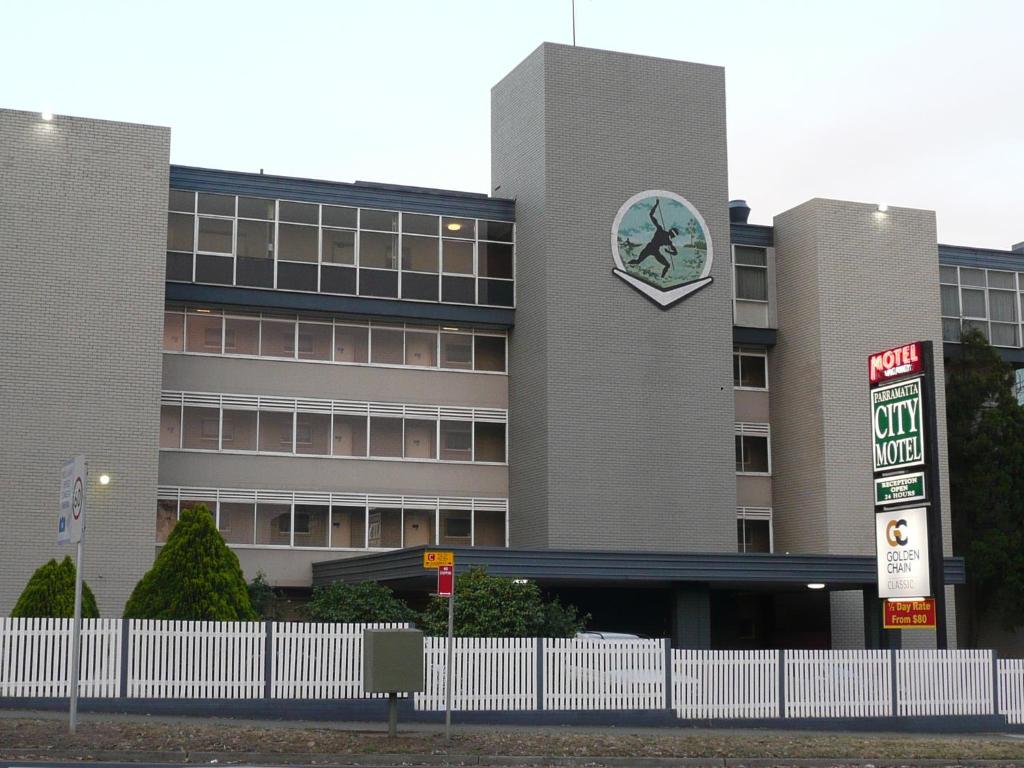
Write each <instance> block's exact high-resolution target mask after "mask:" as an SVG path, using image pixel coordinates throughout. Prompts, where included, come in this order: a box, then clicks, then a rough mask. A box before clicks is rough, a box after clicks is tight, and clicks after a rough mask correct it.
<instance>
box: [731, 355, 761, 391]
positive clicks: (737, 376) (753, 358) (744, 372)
mask: <svg viewBox="0 0 1024 768" xmlns="http://www.w3.org/2000/svg"><path fill="white" fill-rule="evenodd" d="M732 385H733V386H734V387H736V388H737V389H768V354H767V352H765V350H763V349H759V348H751V347H733V350H732Z"/></svg>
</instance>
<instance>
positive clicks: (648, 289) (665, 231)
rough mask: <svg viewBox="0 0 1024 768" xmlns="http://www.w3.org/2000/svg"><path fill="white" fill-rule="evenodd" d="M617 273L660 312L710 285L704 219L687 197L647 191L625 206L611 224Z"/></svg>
mask: <svg viewBox="0 0 1024 768" xmlns="http://www.w3.org/2000/svg"><path fill="white" fill-rule="evenodd" d="M612 258H613V259H614V260H615V266H616V268H615V269H614V270H613V271H614V273H615V274H616V275H617V276H618V277H620V278H622V279H623V280H624V281H625V282H627V283H629V284H630V285H632V286H633V287H634V288H636V289H637V290H638V291H640V292H641V293H643V294H645V295H646V296H647V297H648V298H650V299H651V300H652V301H654V302H655V303H657V304H659V305H660V306H662V307H668V306H670V305H672V304H674V303H675V302H677V301H679V300H680V299H682V298H683V297H685V296H688V295H689V294H691V293H693V292H694V291H697V290H699V289H701V288H703V287H704V286H705V285H707V284H708V283H710V282H711V277H710V276H709V274H710V272H711V263H712V260H713V258H714V254H713V250H712V247H711V238H710V236H709V234H708V227H707V224H706V223H705V222H704V218H703V217H702V216H701V215H700V213H698V212H697V209H696V208H694V207H693V206H692V205H691V204H690V203H689V201H688V200H686V198H684V197H681V196H680V195H677V194H675V193H674V192H667V191H665V190H657V189H649V190H647V191H645V192H639V193H637V194H635V195H633V196H632V197H631V198H629V200H627V201H626V202H625V203H623V204H622V207H621V208H619V212H618V214H617V215H616V216H615V223H614V224H613V225H612Z"/></svg>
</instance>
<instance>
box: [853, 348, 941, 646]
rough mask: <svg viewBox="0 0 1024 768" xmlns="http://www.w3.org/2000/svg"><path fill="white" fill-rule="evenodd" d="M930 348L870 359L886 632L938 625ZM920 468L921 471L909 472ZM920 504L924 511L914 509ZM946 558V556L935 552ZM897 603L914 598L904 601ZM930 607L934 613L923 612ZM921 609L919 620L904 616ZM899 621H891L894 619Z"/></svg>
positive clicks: (877, 548)
mask: <svg viewBox="0 0 1024 768" xmlns="http://www.w3.org/2000/svg"><path fill="white" fill-rule="evenodd" d="M923 361H924V350H923V348H922V344H921V343H920V342H914V343H912V344H904V345H902V346H899V347H894V348H892V349H887V350H884V351H882V352H878V353H876V354H873V355H870V356H869V357H868V381H869V384H870V387H871V389H870V399H871V435H872V445H871V451H872V469H873V473H874V499H873V505H874V507H875V508H876V509H878V510H880V511H876V513H875V551H876V558H877V559H876V563H877V573H878V595H879V597H880V598H882V600H883V614H884V616H885V619H886V620H885V625H886V628H897V626H898V627H899V628H901V629H911V628H928V629H934V628H935V626H936V625H935V615H936V610H935V606H934V600H933V598H931V597H929V596H930V595H931V594H932V588H933V586H937V585H935V584H933V583H932V578H931V576H932V563H931V556H930V555H931V553H930V551H929V544H930V543H931V542H930V535H929V534H930V526H932V525H936V524H937V523H936V522H935V521H934V520H932V519H931V518H932V514H931V510H930V508H929V507H930V503H929V502H930V494H931V493H932V492H934V489H933V488H930V487H929V484H927V483H926V477H925V475H926V474H927V472H926V469H927V462H928V461H929V460H930V459H929V457H928V448H927V443H926V441H925V440H926V430H931V429H934V425H933V424H928V425H926V424H925V400H924V398H925V390H926V387H925V381H926V380H925V373H926V371H925V369H924V365H923ZM907 470H914V471H909V472H908V471H907ZM914 504H917V505H918V506H913V505H914ZM935 556H936V557H941V556H942V555H941V552H937V553H935ZM898 601H911V602H912V603H913V605H911V603H903V602H898ZM922 604H931V606H932V607H931V610H930V611H927V610H925V611H922V610H919V609H920V606H921V605H922ZM914 606H917V609H918V610H917V613H915V616H916V618H914V619H912V620H906V621H901V620H900V619H899V618H898V617H901V616H903V615H904V613H905V612H906V611H913V610H915V609H914ZM894 617H896V618H895V620H893V621H890V619H892V618H894Z"/></svg>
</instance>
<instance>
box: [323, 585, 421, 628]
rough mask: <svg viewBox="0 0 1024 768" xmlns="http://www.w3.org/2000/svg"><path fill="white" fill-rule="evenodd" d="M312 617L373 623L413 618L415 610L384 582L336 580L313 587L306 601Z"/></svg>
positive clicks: (329, 620)
mask: <svg viewBox="0 0 1024 768" xmlns="http://www.w3.org/2000/svg"><path fill="white" fill-rule="evenodd" d="M306 613H307V614H308V616H309V618H310V619H312V620H313V621H328V622H338V623H349V624H356V623H371V622H403V621H413V620H414V619H415V618H416V613H415V612H414V611H413V610H412V609H411V608H409V606H407V605H406V604H405V603H404V602H402V601H401V600H399V599H398V598H397V597H395V595H394V593H393V592H392V591H391V590H390V589H388V588H387V587H385V586H384V585H383V584H377V583H376V582H373V581H362V582H359V583H358V584H345V583H342V582H340V581H336V582H334V583H333V584H331V585H330V586H327V587H317V588H316V589H314V590H313V598H312V599H311V600H310V601H309V603H308V604H307V605H306Z"/></svg>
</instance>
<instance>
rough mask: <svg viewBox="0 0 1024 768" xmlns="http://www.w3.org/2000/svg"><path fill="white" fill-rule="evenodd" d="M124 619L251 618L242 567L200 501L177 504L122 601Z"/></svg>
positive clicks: (250, 607) (199, 619)
mask: <svg viewBox="0 0 1024 768" xmlns="http://www.w3.org/2000/svg"><path fill="white" fill-rule="evenodd" d="M124 615H125V618H129V619H177V620H192V621H255V620H257V619H258V618H259V616H257V614H256V611H254V610H253V609H252V605H251V604H250V602H249V590H248V588H247V586H246V583H245V578H244V577H243V576H242V568H241V566H240V565H239V564H238V556H237V555H235V553H234V552H232V551H231V550H230V549H228V547H227V545H226V544H225V543H224V539H223V538H222V537H221V535H220V531H218V530H217V526H216V525H215V524H214V522H213V515H212V514H211V513H210V510H209V509H207V508H206V507H205V506H204V505H202V504H197V505H196V506H195V507H194V508H193V509H185V510H182V513H181V517H180V518H179V520H178V524H177V525H175V526H174V529H173V530H172V531H171V535H170V536H168V537H167V543H166V544H164V546H163V548H162V549H161V550H160V554H158V555H157V557H156V561H155V562H154V563H153V567H152V568H150V569H149V571H148V572H147V573H146V575H145V576H143V577H142V580H141V581H139V583H138V584H136V585H135V589H134V591H133V592H132V594H131V597H129V598H128V603H127V604H126V605H125V607H124Z"/></svg>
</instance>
